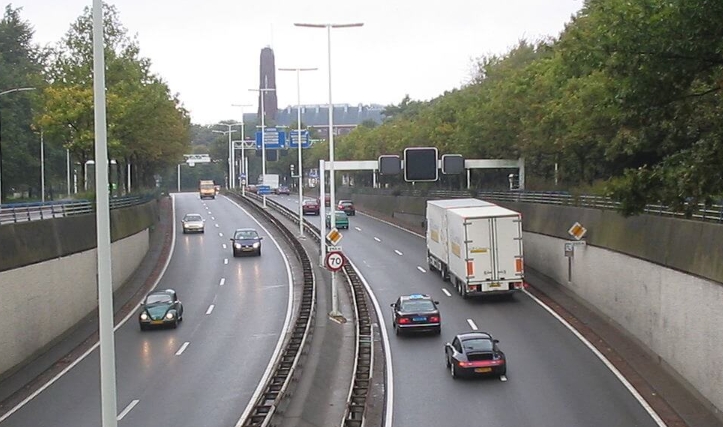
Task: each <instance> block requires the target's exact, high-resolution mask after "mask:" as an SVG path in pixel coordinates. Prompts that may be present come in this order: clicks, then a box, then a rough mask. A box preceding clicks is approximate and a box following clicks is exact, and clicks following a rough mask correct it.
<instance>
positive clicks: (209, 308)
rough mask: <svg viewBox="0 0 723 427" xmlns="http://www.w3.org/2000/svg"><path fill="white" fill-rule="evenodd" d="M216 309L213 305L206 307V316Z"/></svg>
mask: <svg viewBox="0 0 723 427" xmlns="http://www.w3.org/2000/svg"><path fill="white" fill-rule="evenodd" d="M214 307H216V306H215V305H213V304H211V305H209V306H208V310H206V314H207V315H208V314H211V313H212V312H213V308H214Z"/></svg>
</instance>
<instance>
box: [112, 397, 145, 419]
mask: <svg viewBox="0 0 723 427" xmlns="http://www.w3.org/2000/svg"><path fill="white" fill-rule="evenodd" d="M138 402H140V400H138V399H133V400H132V401H131V403H129V404H128V406H126V408H125V409H124V410H123V411H122V412H121V413H120V414H118V416H117V417H116V421H120V420H122V419H123V418H125V416H126V415H128V413H129V412H130V411H131V410H133V408H135V406H136V405H137V404H138Z"/></svg>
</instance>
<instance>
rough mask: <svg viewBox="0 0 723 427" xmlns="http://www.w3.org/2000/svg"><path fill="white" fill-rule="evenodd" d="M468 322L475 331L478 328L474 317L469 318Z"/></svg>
mask: <svg viewBox="0 0 723 427" xmlns="http://www.w3.org/2000/svg"><path fill="white" fill-rule="evenodd" d="M467 324H468V325H469V327H470V328H472V330H473V331H476V330H477V329H478V328H477V325H476V324H475V323H474V320H472V319H467Z"/></svg>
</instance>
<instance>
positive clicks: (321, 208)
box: [319, 159, 334, 289]
mask: <svg viewBox="0 0 723 427" xmlns="http://www.w3.org/2000/svg"><path fill="white" fill-rule="evenodd" d="M319 170H320V171H321V173H320V174H319V189H320V193H321V196H320V197H319V216H320V217H321V224H320V225H321V239H319V241H320V242H321V250H320V252H321V258H320V259H319V264H320V265H321V266H323V265H324V260H325V259H326V203H325V202H324V191H325V188H324V159H319ZM331 281H332V284H333V283H334V276H333V275H332V276H331ZM332 289H333V286H332Z"/></svg>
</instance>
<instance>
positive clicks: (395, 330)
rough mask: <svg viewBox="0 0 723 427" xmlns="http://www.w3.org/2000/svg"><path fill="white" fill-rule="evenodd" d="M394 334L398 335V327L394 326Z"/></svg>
mask: <svg viewBox="0 0 723 427" xmlns="http://www.w3.org/2000/svg"><path fill="white" fill-rule="evenodd" d="M394 334H395V335H399V326H396V325H395V326H394Z"/></svg>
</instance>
